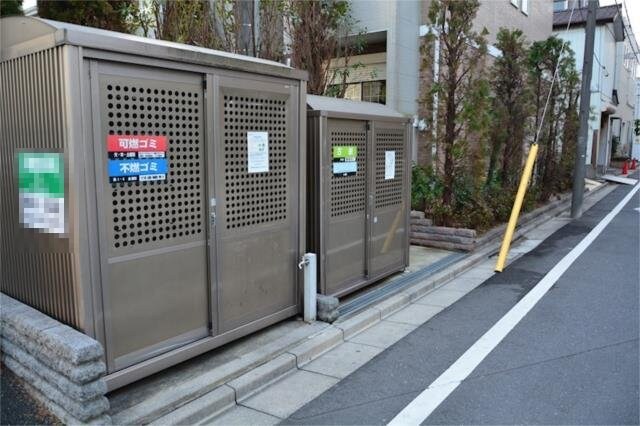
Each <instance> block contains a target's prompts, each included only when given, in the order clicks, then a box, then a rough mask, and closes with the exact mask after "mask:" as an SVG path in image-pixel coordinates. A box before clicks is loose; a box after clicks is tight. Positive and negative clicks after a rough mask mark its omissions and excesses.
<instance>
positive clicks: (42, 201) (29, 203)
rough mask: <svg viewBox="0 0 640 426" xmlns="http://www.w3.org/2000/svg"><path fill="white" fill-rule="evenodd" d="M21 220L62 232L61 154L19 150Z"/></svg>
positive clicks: (29, 226)
mask: <svg viewBox="0 0 640 426" xmlns="http://www.w3.org/2000/svg"><path fill="white" fill-rule="evenodd" d="M18 191H19V197H20V223H22V224H23V225H24V226H25V227H27V228H32V229H41V230H43V231H44V232H46V233H49V234H63V233H64V232H65V222H64V166H63V160H62V154H59V153H40V152H21V153H18Z"/></svg>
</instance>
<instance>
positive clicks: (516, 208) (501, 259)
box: [495, 143, 538, 272]
mask: <svg viewBox="0 0 640 426" xmlns="http://www.w3.org/2000/svg"><path fill="white" fill-rule="evenodd" d="M537 155H538V144H537V143H534V144H533V145H531V149H530V150H529V156H528V157H527V162H526V163H525V165H524V171H523V172H522V177H521V178H520V186H519V187H518V193H517V194H516V199H515V201H514V202H513V209H512V210H511V217H509V224H508V225H507V230H506V232H505V234H504V239H503V240H502V246H501V247H500V254H499V255H498V261H497V262H496V269H495V271H496V272H502V270H503V269H504V264H505V262H506V261H507V254H509V247H510V246H511V239H512V238H513V231H515V229H516V224H517V223H518V216H520V209H521V208H522V201H523V200H524V194H525V193H526V192H527V185H528V184H529V179H531V172H532V171H533V163H535V162H536V156H537Z"/></svg>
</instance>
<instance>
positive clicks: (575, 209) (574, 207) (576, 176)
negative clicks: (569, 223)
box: [571, 0, 598, 219]
mask: <svg viewBox="0 0 640 426" xmlns="http://www.w3.org/2000/svg"><path fill="white" fill-rule="evenodd" d="M597 9H598V1H597V0H589V9H588V11H587V28H586V29H585V42H584V61H583V62H582V87H581V89H580V128H579V130H578V143H577V145H576V161H575V167H574V171H573V194H572V197H571V217H572V218H573V219H577V218H579V217H580V216H582V201H583V198H584V177H585V170H586V159H587V137H588V136H589V110H590V105H591V72H592V70H593V44H594V38H595V33H596V11H597Z"/></svg>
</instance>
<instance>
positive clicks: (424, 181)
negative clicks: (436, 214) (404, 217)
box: [411, 165, 442, 211]
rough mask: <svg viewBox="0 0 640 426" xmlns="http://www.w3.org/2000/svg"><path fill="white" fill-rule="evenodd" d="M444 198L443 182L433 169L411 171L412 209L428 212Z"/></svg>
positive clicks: (419, 168) (421, 168) (414, 167)
mask: <svg viewBox="0 0 640 426" xmlns="http://www.w3.org/2000/svg"><path fill="white" fill-rule="evenodd" d="M441 198H442V180H441V179H440V178H439V177H438V176H437V175H436V173H435V172H434V171H433V168H431V167H421V166H417V165H414V166H413V167H412V169H411V208H412V209H413V210H419V211H426V210H427V209H429V208H430V207H433V206H434V203H437V201H439V200H440V199H441Z"/></svg>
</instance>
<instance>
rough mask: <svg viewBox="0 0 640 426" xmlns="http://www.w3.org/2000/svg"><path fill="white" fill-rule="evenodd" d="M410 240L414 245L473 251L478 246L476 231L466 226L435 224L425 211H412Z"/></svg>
mask: <svg viewBox="0 0 640 426" xmlns="http://www.w3.org/2000/svg"><path fill="white" fill-rule="evenodd" d="M410 220H411V234H410V242H411V244H413V245H418V246H426V247H436V248H442V249H446V250H463V251H472V250H474V249H475V248H476V231H475V230H473V229H465V228H447V227H444V226H433V224H432V222H431V220H430V219H425V217H424V213H423V212H418V211H412V212H411V219H410Z"/></svg>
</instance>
